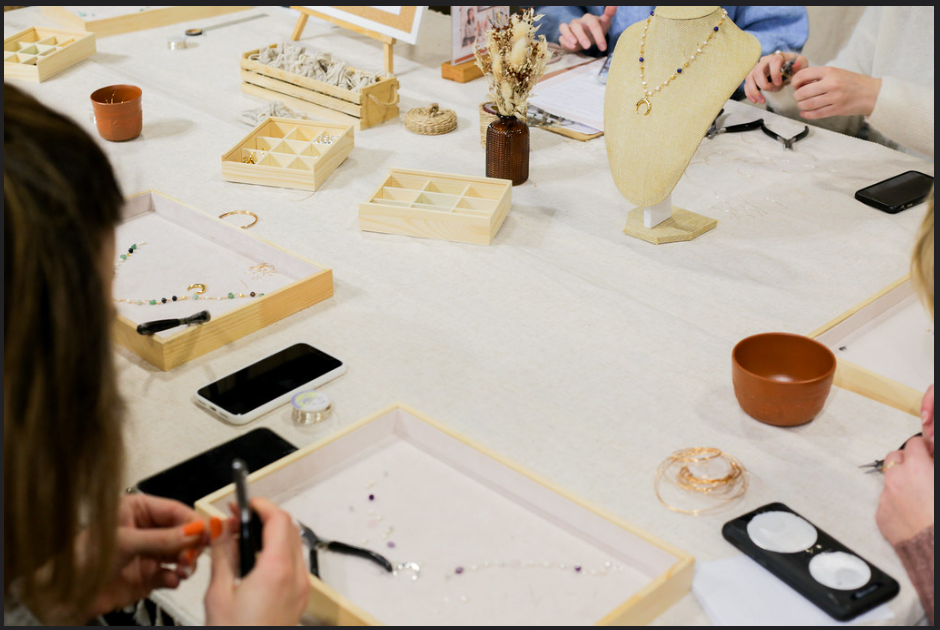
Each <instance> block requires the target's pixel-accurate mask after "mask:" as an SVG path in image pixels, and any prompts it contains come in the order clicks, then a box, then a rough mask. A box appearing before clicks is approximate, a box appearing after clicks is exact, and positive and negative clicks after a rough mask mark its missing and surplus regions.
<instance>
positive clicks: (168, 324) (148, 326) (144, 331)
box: [137, 311, 212, 335]
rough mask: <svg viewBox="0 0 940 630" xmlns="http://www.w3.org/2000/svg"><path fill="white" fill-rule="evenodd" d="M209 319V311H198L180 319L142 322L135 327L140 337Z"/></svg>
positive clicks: (210, 317) (200, 322)
mask: <svg viewBox="0 0 940 630" xmlns="http://www.w3.org/2000/svg"><path fill="white" fill-rule="evenodd" d="M210 319H212V315H210V314H209V311H199V312H198V313H196V314H195V315H190V316H189V317H183V318H182V319H157V320H154V321H152V322H144V323H143V324H140V325H139V326H138V327H137V332H138V334H141V335H152V334H154V333H158V332H163V331H164V330H169V329H170V328H176V327H177V326H185V325H186V324H202V323H203V322H207V321H209V320H210Z"/></svg>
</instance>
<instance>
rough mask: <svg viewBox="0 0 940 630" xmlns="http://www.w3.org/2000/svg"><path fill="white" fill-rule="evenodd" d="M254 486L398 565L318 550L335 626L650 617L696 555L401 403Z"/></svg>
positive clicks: (222, 508) (324, 618)
mask: <svg viewBox="0 0 940 630" xmlns="http://www.w3.org/2000/svg"><path fill="white" fill-rule="evenodd" d="M249 494H251V495H253V496H264V497H267V498H269V499H271V500H272V501H274V502H275V503H277V504H278V505H280V506H281V507H282V508H283V509H284V510H285V511H287V512H288V513H289V514H291V515H292V516H293V517H294V518H295V519H297V520H298V521H300V522H301V523H303V524H304V525H306V526H308V527H310V528H311V529H312V530H313V531H314V532H316V534H317V535H318V536H320V537H321V538H323V539H325V540H334V541H340V542H345V543H348V544H352V545H356V546H359V547H365V548H367V549H370V550H372V551H375V552H377V553H380V554H382V555H383V556H385V557H386V558H387V559H388V560H389V562H390V563H391V564H392V566H393V567H396V573H391V574H390V573H387V572H386V571H384V570H383V569H381V568H380V567H378V566H377V565H376V564H373V563H372V562H371V561H367V560H364V559H363V558H360V557H354V556H350V555H345V554H340V553H332V552H329V551H319V552H318V554H317V558H318V564H319V572H320V578H316V577H313V576H312V575H311V576H310V582H311V585H312V591H311V594H310V599H309V602H308V606H307V613H308V614H309V615H311V616H312V617H313V618H314V619H316V620H318V621H319V622H321V623H324V624H325V625H362V624H369V625H378V624H388V625H401V626H406V627H407V626H414V625H435V626H452V625H457V624H459V625H477V626H483V625H500V626H505V625H508V626H514V625H575V624H579V625H580V624H604V625H608V624H611V625H612V624H641V623H647V622H649V621H651V620H652V619H654V618H655V617H657V616H658V615H659V614H661V613H662V612H663V611H664V610H666V609H667V608H668V607H669V606H671V605H672V604H674V603H675V602H676V601H678V600H679V599H680V598H682V597H683V596H684V595H686V594H687V593H688V592H689V589H690V587H691V583H692V576H693V569H694V559H693V558H692V557H691V556H689V555H688V554H686V553H684V552H682V551H680V550H678V549H676V548H674V547H672V546H670V545H668V544H667V543H664V542H662V541H660V540H658V539H657V538H655V537H654V536H651V535H650V534H648V533H646V532H644V531H642V530H640V529H638V528H637V527H635V526H633V525H631V524H630V523H628V522H626V521H624V520H622V519H620V518H618V517H616V516H614V515H612V514H610V513H608V512H605V511H603V510H601V509H599V508H597V507H595V506H593V505H591V504H589V503H587V502H586V501H583V500H582V499H580V498H578V497H576V496H573V495H571V494H570V493H568V492H566V491H565V490H564V489H562V488H560V487H558V486H556V485H554V484H552V483H551V482H549V481H546V480H544V479H540V478H538V477H536V476H535V475H533V474H532V473H529V472H527V471H526V470H524V469H522V468H521V467H519V466H518V465H516V464H514V463H513V462H511V461H508V460H507V459H505V458H504V457H502V456H501V455H499V454H498V453H496V452H494V451H491V450H489V449H487V448H485V447H483V446H481V445H479V444H476V443H474V442H472V441H470V440H468V439H466V438H464V437H462V436H460V435H459V434H457V433H455V432H454V431H452V430H451V429H449V428H448V427H446V426H445V425H443V424H440V423H439V422H436V421H434V420H432V419H431V418H428V417H427V416H424V415H422V414H421V413H419V412H417V411H415V410H414V409H411V408H409V407H407V406H405V405H402V404H398V403H396V404H392V405H390V406H389V407H387V408H385V409H384V410H382V411H380V412H378V413H376V414H374V415H372V416H369V417H367V418H365V419H364V420H361V421H359V422H356V423H354V424H352V425H350V426H348V427H346V428H345V429H343V430H341V431H339V432H338V433H335V434H333V435H331V436H328V437H326V438H324V439H322V440H320V441H318V442H316V443H314V444H311V445H309V446H307V447H304V448H302V449H300V450H299V451H296V452H295V453H292V454H290V455H288V456H286V457H284V458H283V459H281V460H278V461H277V462H274V463H272V464H270V465H269V466H267V467H265V468H262V469H260V470H257V471H252V472H251V475H250V476H249ZM230 501H234V487H233V486H232V485H229V486H227V487H225V488H222V489H220V490H218V491H216V492H214V493H212V494H210V495H209V496H207V497H204V498H202V499H200V500H198V501H197V502H196V509H197V510H198V511H199V513H200V514H201V515H203V516H204V517H211V516H218V517H227V516H229V515H230V512H229V508H228V505H229V502H230ZM410 562H413V563H415V564H417V566H418V569H419V572H418V574H417V575H418V576H417V579H413V576H414V575H415V571H414V567H413V566H411V567H409V566H406V565H407V563H410ZM321 578H322V579H321Z"/></svg>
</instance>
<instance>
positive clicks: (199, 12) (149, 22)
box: [42, 6, 253, 37]
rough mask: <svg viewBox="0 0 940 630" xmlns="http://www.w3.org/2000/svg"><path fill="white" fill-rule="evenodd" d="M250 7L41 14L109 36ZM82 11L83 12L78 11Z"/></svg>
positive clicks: (64, 9)
mask: <svg viewBox="0 0 940 630" xmlns="http://www.w3.org/2000/svg"><path fill="white" fill-rule="evenodd" d="M251 8H253V7H250V6H247V7H224V6H176V7H150V6H140V7H125V6H120V7H119V6H101V7H55V6H44V7H43V8H42V12H43V13H45V14H46V15H48V16H50V17H52V18H53V19H55V20H57V21H58V22H60V23H62V24H65V25H66V26H69V27H72V28H80V29H82V30H83V31H87V32H89V33H94V34H95V35H97V36H98V37H109V36H111V35H119V34H121V33H130V32H133V31H142V30H145V29H150V28H156V27H158V26H169V25H170V24H178V23H180V22H185V21H187V20H200V19H203V18H209V17H214V16H217V15H225V14H227V13H235V12H236V11H244V10H246V9H251ZM79 9H85V11H84V12H83V11H79Z"/></svg>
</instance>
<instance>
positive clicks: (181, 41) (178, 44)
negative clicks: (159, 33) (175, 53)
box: [166, 35, 186, 50]
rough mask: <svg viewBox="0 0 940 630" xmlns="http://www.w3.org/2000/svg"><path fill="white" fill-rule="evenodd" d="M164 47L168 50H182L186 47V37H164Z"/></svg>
mask: <svg viewBox="0 0 940 630" xmlns="http://www.w3.org/2000/svg"><path fill="white" fill-rule="evenodd" d="M166 47H167V48H169V49H170V50H182V49H184V48H186V38H185V37H180V36H178V35H174V36H173V37H167V38H166Z"/></svg>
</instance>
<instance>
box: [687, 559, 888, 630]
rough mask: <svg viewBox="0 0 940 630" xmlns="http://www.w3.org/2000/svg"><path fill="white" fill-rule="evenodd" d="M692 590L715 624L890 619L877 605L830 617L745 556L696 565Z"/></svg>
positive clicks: (831, 623) (828, 623)
mask: <svg viewBox="0 0 940 630" xmlns="http://www.w3.org/2000/svg"><path fill="white" fill-rule="evenodd" d="M692 592H693V593H695V598H696V599H698V601H699V603H700V604H701V605H702V608H704V609H705V612H706V613H708V617H709V618H710V619H711V620H712V622H713V623H714V624H715V625H716V626H848V625H856V624H862V623H870V622H873V621H884V620H887V619H893V618H894V613H892V612H891V609H890V608H889V607H888V605H887V604H882V605H881V606H878V607H877V608H874V609H872V610H870V611H868V612H867V613H864V614H861V615H859V616H858V617H856V618H855V619H853V620H852V621H850V622H841V621H836V620H835V619H833V618H832V617H830V616H829V615H827V614H826V613H824V612H823V611H822V610H820V609H819V608H817V607H816V606H815V605H813V604H811V603H810V602H809V600H807V599H805V598H804V597H803V596H802V595H800V594H799V593H797V592H796V591H794V590H793V589H792V588H790V587H789V586H787V585H786V584H785V583H784V582H782V581H781V580H780V579H779V578H777V577H776V576H774V575H773V574H772V573H770V571H768V570H767V569H765V568H764V567H762V566H760V565H759V564H757V563H756V562H754V561H753V560H751V559H750V558H748V557H747V556H735V557H734V558H727V559H725V560H715V561H713V562H700V563H697V564H696V570H695V579H694V580H693V582H692Z"/></svg>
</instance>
